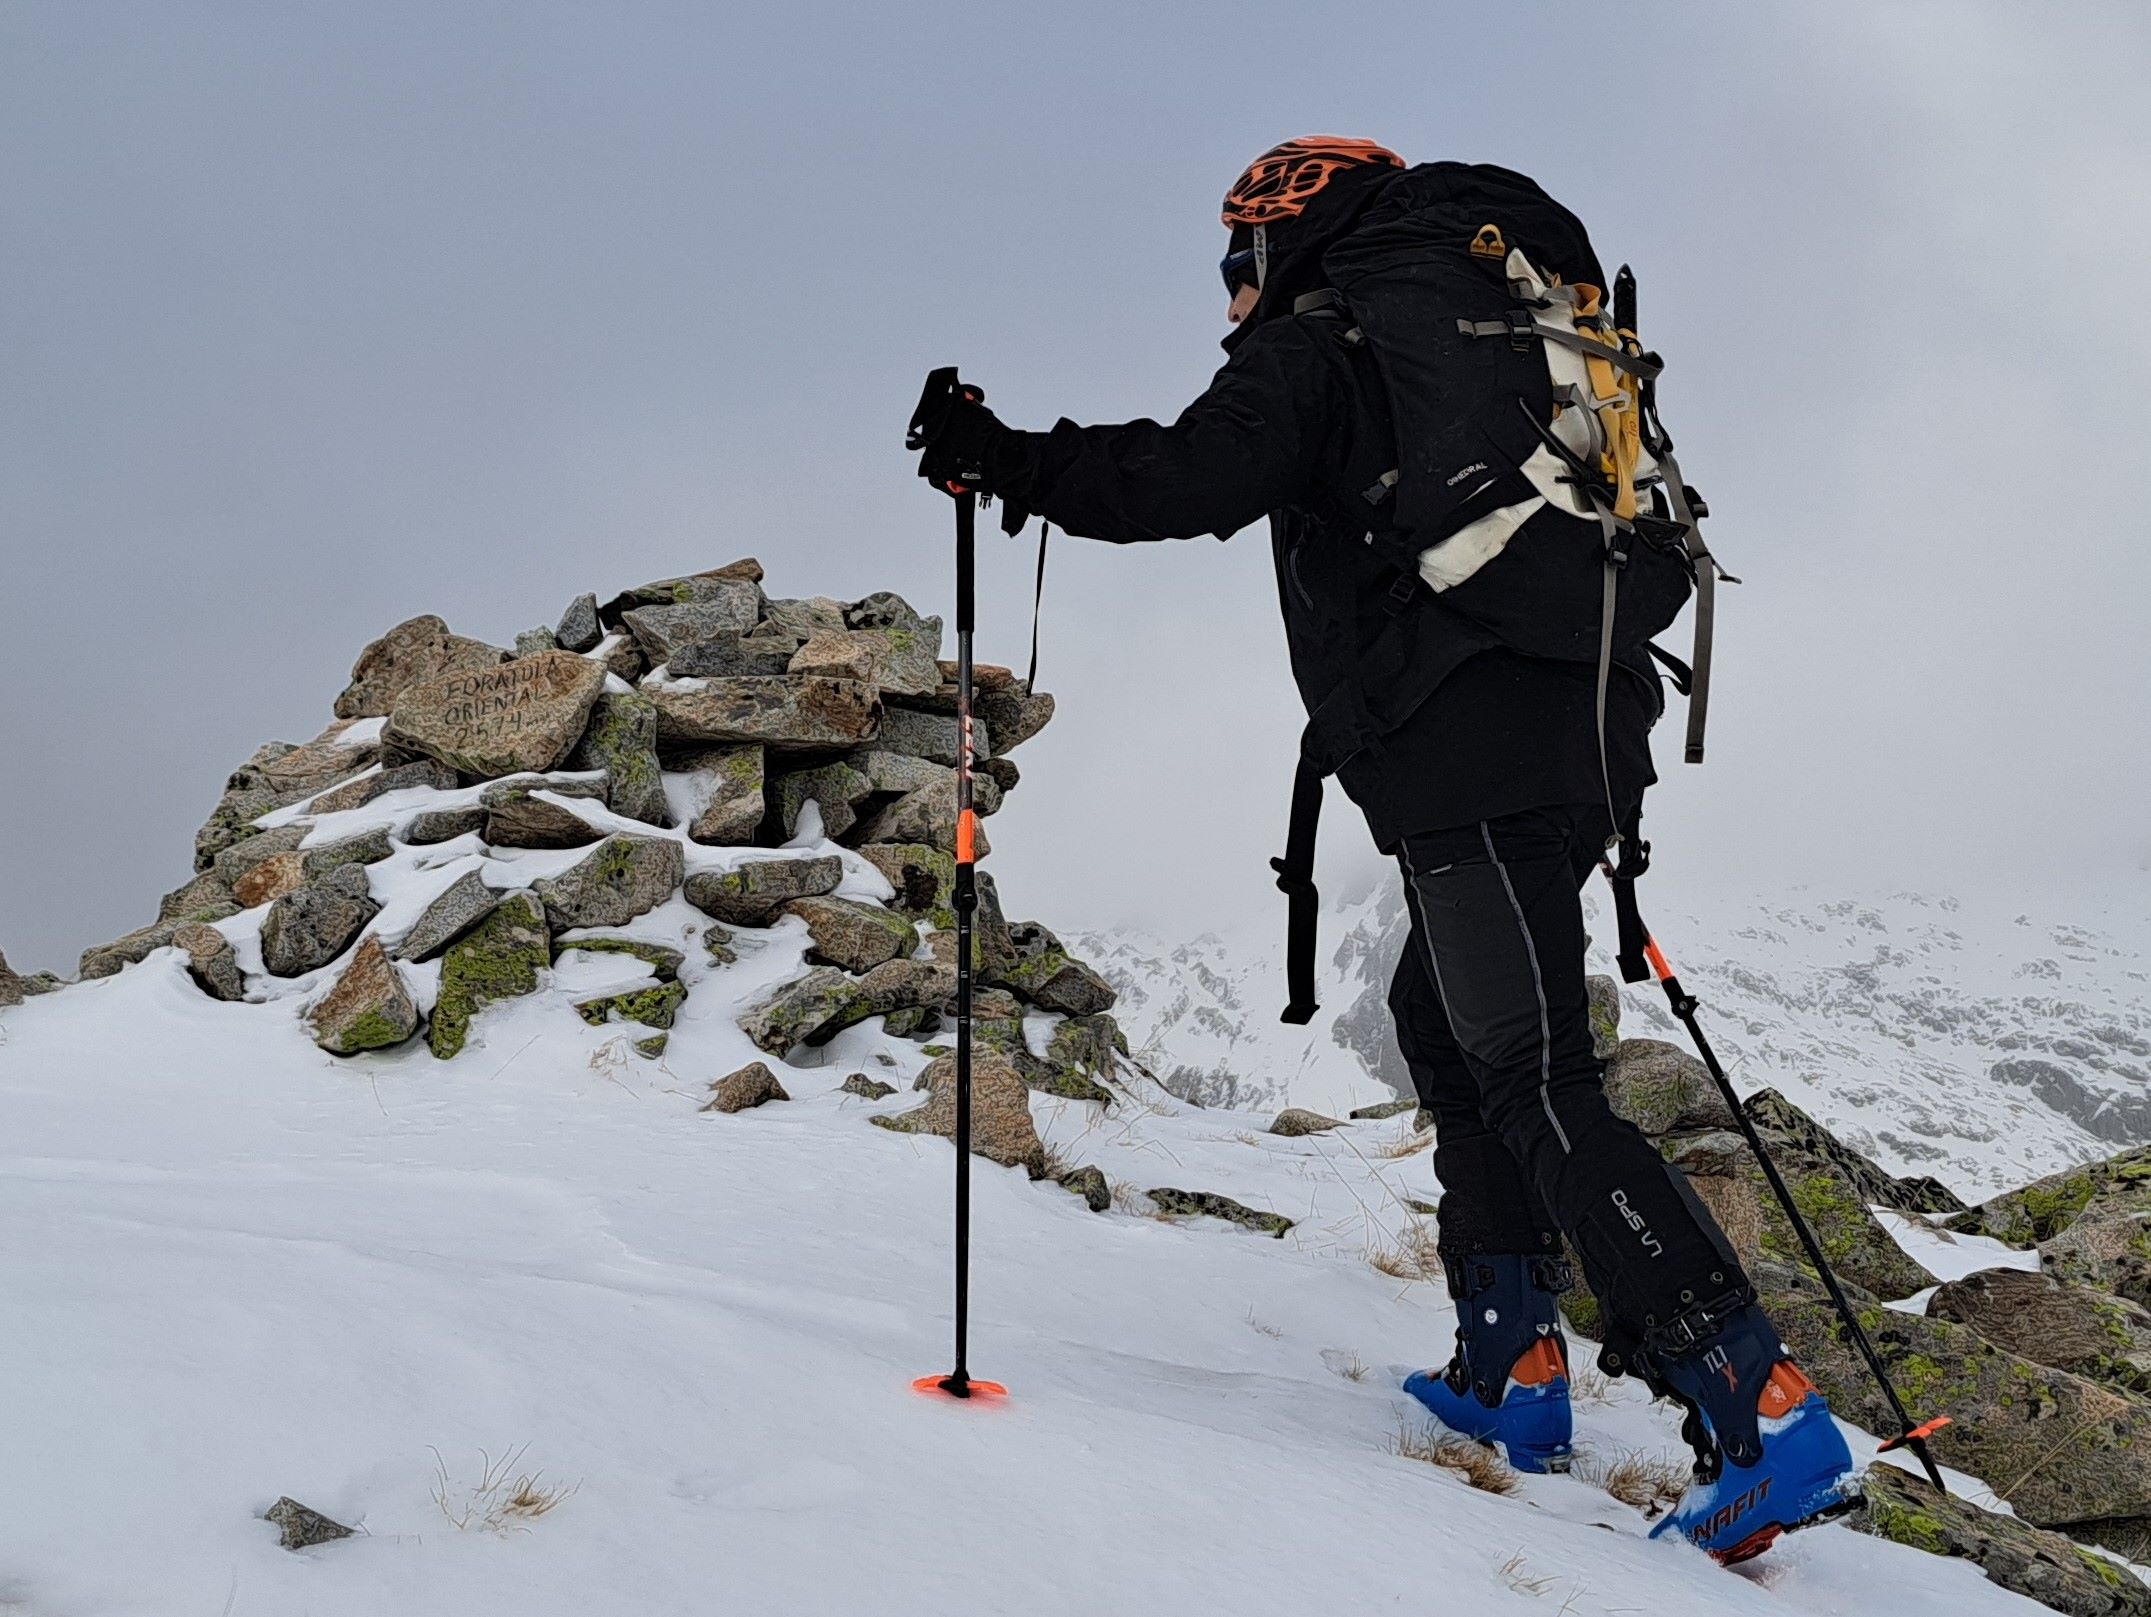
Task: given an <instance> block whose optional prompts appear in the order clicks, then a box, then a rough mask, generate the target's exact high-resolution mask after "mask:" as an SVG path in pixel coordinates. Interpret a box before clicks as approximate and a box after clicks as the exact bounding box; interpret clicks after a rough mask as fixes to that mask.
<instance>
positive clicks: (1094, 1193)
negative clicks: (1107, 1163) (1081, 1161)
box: [1055, 1167, 1113, 1213]
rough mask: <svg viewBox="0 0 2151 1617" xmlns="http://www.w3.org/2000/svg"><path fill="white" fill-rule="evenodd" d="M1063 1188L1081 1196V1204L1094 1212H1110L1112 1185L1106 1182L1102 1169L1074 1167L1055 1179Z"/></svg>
mask: <svg viewBox="0 0 2151 1617" xmlns="http://www.w3.org/2000/svg"><path fill="white" fill-rule="evenodd" d="M1055 1182H1056V1183H1057V1184H1058V1185H1059V1186H1060V1187H1061V1189H1063V1190H1069V1191H1073V1192H1075V1194H1076V1195H1078V1196H1081V1197H1082V1198H1083V1205H1084V1206H1086V1207H1088V1208H1089V1209H1090V1210H1091V1211H1092V1212H1094V1213H1104V1212H1110V1211H1111V1210H1112V1206H1113V1187H1112V1186H1111V1185H1110V1184H1109V1183H1107V1182H1106V1177H1105V1173H1104V1171H1103V1170H1102V1169H1099V1168H1095V1167H1091V1168H1074V1169H1071V1170H1070V1171H1068V1172H1067V1173H1064V1174H1062V1175H1061V1176H1060V1178H1059V1179H1058V1180H1057V1181H1055Z"/></svg>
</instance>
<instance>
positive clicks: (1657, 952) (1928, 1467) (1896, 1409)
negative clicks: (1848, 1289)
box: [1600, 864, 1950, 1494]
mask: <svg viewBox="0 0 2151 1617" xmlns="http://www.w3.org/2000/svg"><path fill="white" fill-rule="evenodd" d="M1600 868H1601V869H1602V870H1603V871H1604V872H1605V875H1606V880H1607V881H1608V882H1609V883H1611V884H1612V886H1613V890H1614V896H1615V902H1616V905H1617V906H1618V907H1620V908H1621V909H1622V911H1623V915H1622V919H1623V921H1624V930H1625V923H1626V922H1627V920H1628V917H1629V916H1631V915H1633V914H1634V907H1633V902H1632V900H1628V901H1624V900H1623V898H1622V889H1621V884H1620V881H1619V880H1618V879H1617V878H1616V877H1615V875H1614V873H1613V869H1612V867H1611V866H1609V865H1603V864H1602V865H1601V866H1600ZM1636 925H1637V927H1639V928H1640V925H1641V923H1640V920H1639V921H1637V923H1636ZM1625 941H1626V940H1625V939H1624V943H1625ZM1643 956H1644V959H1645V960H1646V961H1648V962H1649V964H1650V970H1651V975H1652V976H1654V977H1655V978H1657V980H1658V986H1659V987H1660V988H1662V989H1664V990H1665V995H1666V1002H1667V1003H1668V1004H1669V1005H1671V1006H1672V1008H1673V1014H1674V1015H1675V1016H1677V1017H1678V1018H1680V1021H1681V1025H1682V1026H1684V1027H1686V1028H1687V1030H1688V1037H1689V1038H1690V1039H1692V1040H1693V1041H1694V1043H1695V1048H1696V1053H1697V1054H1698V1055H1700V1056H1701V1057H1702V1058H1703V1065H1704V1066H1706V1067H1708V1068H1709V1069H1710V1076H1711V1078H1712V1080H1713V1081H1715V1082H1716V1084H1717V1086H1718V1092H1719V1093H1720V1094H1721V1095H1723V1096H1724V1097H1725V1103H1726V1105H1728V1106H1730V1107H1731V1108H1732V1109H1733V1117H1734V1120H1735V1121H1736V1122H1738V1123H1739V1125H1740V1132H1741V1134H1742V1135H1743V1136H1744V1137H1745V1138H1746V1140H1747V1142H1748V1149H1749V1150H1751V1151H1753V1152H1754V1153H1755V1160H1756V1161H1757V1162H1758V1163H1760V1164H1761V1165H1762V1170H1763V1177H1764V1178H1765V1179H1767V1180H1769V1181H1770V1191H1771V1194H1772V1195H1774V1196H1776V1197H1777V1199H1778V1205H1779V1206H1780V1207H1782V1208H1784V1209H1785V1216H1786V1217H1787V1218H1788V1219H1790V1220H1791V1221H1792V1227H1793V1230H1794V1233H1796V1234H1797V1235H1798V1236H1799V1237H1800V1244H1801V1246H1803V1247H1804V1248H1806V1249H1807V1256H1808V1261H1809V1262H1810V1263H1812V1264H1814V1266H1815V1272H1816V1274H1817V1275H1819V1276H1820V1277H1821V1279H1822V1284H1823V1289H1824V1290H1826V1291H1827V1292H1828V1293H1829V1294H1830V1302H1831V1303H1832V1305H1833V1306H1835V1308H1836V1309H1837V1312H1838V1316H1839V1317H1840V1318H1841V1319H1843V1320H1844V1322H1845V1330H1846V1332H1847V1333H1848V1334H1849V1335H1850V1336H1851V1338H1852V1345H1853V1346H1854V1347H1856V1348H1858V1349H1859V1350H1860V1357H1861V1358H1863V1359H1865V1360H1866V1361H1867V1368H1868V1370H1869V1371H1870V1372H1871V1373H1872V1374H1873V1376H1874V1378H1875V1385H1876V1386H1878V1387H1880V1388H1881V1389H1882V1396H1883V1398H1884V1399H1885V1400H1886V1401H1887V1402H1888V1404H1889V1406H1890V1413H1891V1414H1893V1415H1894V1416H1896V1418H1897V1435H1896V1436H1895V1437H1893V1438H1890V1439H1888V1440H1886V1441H1885V1442H1884V1443H1883V1445H1882V1452H1883V1453H1885V1454H1886V1453H1888V1452H1889V1451H1890V1450H1891V1449H1899V1448H1903V1449H1910V1450H1911V1451H1912V1452H1913V1453H1914V1454H1915V1455H1917V1456H1918V1457H1919V1463H1920V1465H1921V1466H1922V1467H1923V1468H1924V1469H1925V1471H1926V1473H1927V1480H1928V1481H1930V1482H1932V1483H1933V1484H1934V1485H1935V1487H1936V1488H1938V1489H1940V1490H1941V1491H1942V1492H1943V1493H1945V1494H1946V1493H1948V1492H1949V1484H1948V1483H1946V1482H1944V1481H1943V1480H1942V1470H1941V1467H1940V1466H1938V1465H1936V1464H1935V1462H1934V1456H1933V1455H1931V1454H1930V1453H1928V1452H1927V1439H1928V1438H1930V1437H1932V1436H1933V1435H1934V1434H1935V1433H1936V1432H1938V1431H1940V1430H1941V1429H1942V1428H1943V1427H1945V1426H1947V1425H1949V1423H1950V1418H1949V1416H1947V1415H1937V1416H1935V1417H1934V1419H1932V1420H1929V1421H1922V1422H1918V1423H1915V1422H1914V1421H1913V1419H1912V1417H1911V1415H1910V1414H1908V1413H1907V1412H1906V1410H1905V1406H1904V1400H1903V1399H1901V1398H1899V1397H1898V1396H1897V1387H1896V1384H1895V1383H1894V1382H1892V1381H1891V1380H1890V1373H1889V1371H1888V1370H1886V1369H1885V1368H1884V1367H1883V1364H1882V1357H1881V1355H1880V1354H1878V1353H1877V1352H1875V1348H1874V1344H1873V1343H1872V1342H1870V1341H1868V1339H1867V1332H1866V1331H1865V1330H1863V1329H1862V1328H1861V1326H1860V1321H1859V1317H1858V1316H1857V1315H1855V1314H1854V1313H1853V1311H1852V1303H1851V1301H1850V1300H1849V1299H1848V1298H1847V1297H1846V1296H1845V1288H1844V1287H1843V1286H1841V1285H1839V1284H1838V1280H1837V1272H1836V1271H1835V1270H1834V1269H1832V1268H1831V1267H1830V1260H1829V1259H1828V1258H1826V1257H1824V1256H1823V1251H1822V1243H1821V1242H1820V1241H1818V1240H1817V1239H1816V1238H1815V1232H1814V1231H1813V1230H1812V1229H1810V1228H1808V1222H1807V1220H1806V1219H1805V1218H1803V1217H1801V1215H1800V1209H1799V1208H1798V1207H1797V1206H1795V1205H1794V1204H1793V1198H1792V1192H1791V1190H1789V1189H1788V1188H1787V1187H1786V1184H1785V1178H1784V1176H1783V1175H1782V1174H1780V1173H1779V1172H1778V1165H1777V1164H1776V1163H1775V1162H1773V1161H1771V1160H1770V1152H1769V1150H1768V1149H1767V1148H1766V1147H1765V1146H1764V1145H1763V1137H1762V1134H1761V1132H1760V1131H1759V1130H1758V1129H1757V1128H1756V1126H1755V1120H1754V1119H1753V1118H1751V1117H1750V1116H1748V1109H1747V1108H1746V1107H1745V1106H1743V1105H1742V1104H1741V1103H1740V1096H1739V1094H1738V1093H1736V1092H1735V1090H1734V1088H1733V1081H1732V1079H1730V1078H1728V1077H1727V1076H1726V1074H1725V1068H1724V1067H1723V1066H1721V1065H1719V1062H1718V1056H1717V1052H1716V1051H1714V1050H1712V1049H1711V1047H1710V1040H1709V1039H1707V1038H1705V1037H1704V1036H1703V1025H1702V1023H1701V1022H1700V1021H1699V1020H1698V1019H1697V1017H1696V1011H1697V1009H1698V1007H1699V1004H1700V1002H1699V1001H1698V1000H1697V999H1696V997H1695V996H1694V995H1693V994H1691V993H1689V992H1688V991H1687V990H1686V989H1685V988H1683V987H1681V984H1680V979H1679V978H1678V977H1676V976H1674V975H1673V964H1672V962H1671V961H1670V960H1668V959H1667V958H1666V953H1665V951H1664V950H1663V949H1661V948H1660V947H1659V946H1658V940H1657V939H1656V938H1654V937H1652V936H1650V935H1649V934H1648V933H1647V932H1646V933H1644V934H1643Z"/></svg>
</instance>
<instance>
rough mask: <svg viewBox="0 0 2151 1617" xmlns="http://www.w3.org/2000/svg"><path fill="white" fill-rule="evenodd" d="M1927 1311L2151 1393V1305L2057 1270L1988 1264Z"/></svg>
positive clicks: (2017, 1348)
mask: <svg viewBox="0 0 2151 1617" xmlns="http://www.w3.org/2000/svg"><path fill="white" fill-rule="evenodd" d="M1927 1313H1928V1315H1929V1316H1930V1317H1931V1318H1934V1319H1946V1320H1951V1321H1953V1322H1955V1323H1956V1324H1959V1325H1969V1326H1971V1327H1972V1328H1973V1329H1974V1330H1975V1331H1977V1332H1978V1333H1979V1334H1980V1335H1981V1336H1983V1337H1985V1338H1986V1339H1987V1340H1988V1341H1990V1342H1992V1343H1994V1345H1995V1346H1997V1347H2002V1348H2007V1349H2008V1350H2009V1351H2010V1352H2012V1353H2015V1354H2019V1355H2021V1356H2022V1357H2024V1358H2027V1359H2030V1360H2032V1361H2033V1362H2034V1363H2036V1364H2043V1365H2046V1366H2048V1367H2049V1368H2051V1369H2055V1370H2067V1371H2069V1372H2071V1373H2072V1374H2075V1375H2080V1376H2085V1377H2088V1378H2089V1379H2091V1380H2093V1381H2104V1382H2106V1383H2108V1384H2109V1385H2110V1386H2113V1387H2117V1388H2119V1389H2120V1390H2121V1391H2123V1392H2130V1393H2136V1394H2138V1395H2142V1394H2146V1393H2151V1309H2146V1308H2143V1307H2141V1306H2139V1305H2138V1304H2136V1303H2132V1302H2130V1301H2129V1300H2128V1299H2127V1298H2126V1297H2116V1296H2114V1295H2113V1294H2112V1293H2110V1292H2106V1291H2101V1290H2098V1289H2096V1288H2095V1287H2091V1286H2079V1285H2072V1284H2071V1283H2069V1282H2068V1281H2066V1280H2061V1279H2057V1278H2056V1277H2055V1276H2053V1275H2051V1274H2044V1273H2038V1272H2027V1271H2025V1270H2023V1269H1982V1270H1981V1271H1980V1272H1979V1273H1977V1274H1971V1275H1966V1276H1965V1277H1964V1278H1963V1279H1962V1280H1952V1281H1951V1282H1950V1283H1949V1284H1947V1285H1945V1286H1942V1287H1939V1288H1937V1290H1936V1291H1935V1294H1934V1295H1933V1296H1932V1297H1930V1298H1928V1299H1927Z"/></svg>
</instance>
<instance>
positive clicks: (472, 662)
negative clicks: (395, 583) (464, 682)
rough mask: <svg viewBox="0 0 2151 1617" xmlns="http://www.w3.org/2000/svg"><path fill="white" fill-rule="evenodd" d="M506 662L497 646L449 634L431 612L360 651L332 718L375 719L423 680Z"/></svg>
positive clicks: (506, 657) (468, 671)
mask: <svg viewBox="0 0 2151 1617" xmlns="http://www.w3.org/2000/svg"><path fill="white" fill-rule="evenodd" d="M507 660H508V654H507V653H506V652H505V651H503V650H501V649H500V647H498V646H489V645H487V644H486V643H485V642H484V641H482V640H468V639H465V638H464V637H463V636H462V635H459V634H450V633H449V632H448V625H447V624H445V623H443V622H442V621H441V620H440V619H439V618H437V617H435V616H433V615H432V614H431V613H430V612H429V613H427V614H426V615H425V616H423V617H416V618H411V619H409V620H407V621H406V622H403V623H399V624H397V625H396V627H395V628H393V629H391V630H389V631H388V633H387V634H385V635H383V636H382V637H381V638H380V639H378V640H376V641H375V642H374V643H373V644H372V645H370V646H368V647H367V648H366V649H365V650H364V651H362V652H361V653H359V660H358V663H357V665H356V666H355V667H353V668H352V670H351V683H350V684H349V685H348V686H347V687H345V689H344V693H343V695H341V696H339V697H337V698H336V716H337V717H338V718H339V719H367V718H377V717H379V716H380V715H382V714H384V713H387V712H388V711H389V710H390V709H392V708H393V707H395V705H396V698H398V697H399V696H401V695H402V694H403V693H404V692H405V691H407V690H409V689H410V688H411V687H412V686H413V685H416V684H419V683H420V682H421V681H424V680H429V679H433V678H436V677H438V676H440V675H442V674H456V673H470V672H476V671H477V670H480V669H485V668H493V667H497V666H499V665H500V664H501V663H503V662H506V661H507Z"/></svg>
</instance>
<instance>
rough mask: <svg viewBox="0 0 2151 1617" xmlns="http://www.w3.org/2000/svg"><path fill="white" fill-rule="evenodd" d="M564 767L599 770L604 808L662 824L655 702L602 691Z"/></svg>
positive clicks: (666, 819) (661, 777)
mask: <svg viewBox="0 0 2151 1617" xmlns="http://www.w3.org/2000/svg"><path fill="white" fill-rule="evenodd" d="M568 767H569V768H570V769H602V770H603V771H604V772H605V804H606V807H608V808H610V809H611V810H612V811H613V813H615V814H618V815H620V816H621V817H622V818H624V819H629V820H640V821H642V823H643V824H644V825H664V824H667V823H668V822H669V819H670V816H669V814H668V813H667V811H666V808H665V776H664V771H663V769H662V768H661V767H660V766H659V764H658V761H657V704H656V703H654V702H652V701H651V700H650V699H649V698H648V697H647V696H644V695H642V694H640V693H639V692H636V691H608V692H606V693H605V694H604V695H601V696H600V697H599V698H598V699H597V705H596V706H595V707H593V708H592V709H591V710H590V722H589V724H588V725H587V726H585V727H584V730H583V735H582V739H581V740H580V741H578V742H576V743H575V749H574V751H572V752H570V753H569V754H568Z"/></svg>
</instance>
